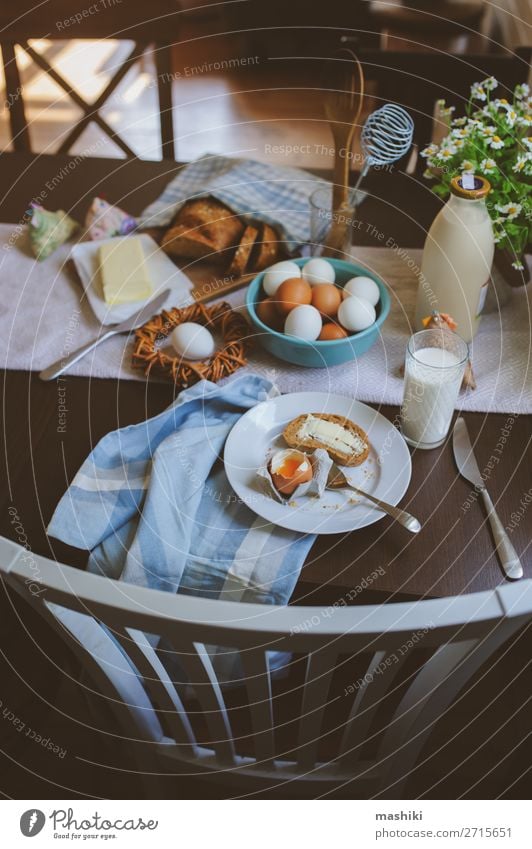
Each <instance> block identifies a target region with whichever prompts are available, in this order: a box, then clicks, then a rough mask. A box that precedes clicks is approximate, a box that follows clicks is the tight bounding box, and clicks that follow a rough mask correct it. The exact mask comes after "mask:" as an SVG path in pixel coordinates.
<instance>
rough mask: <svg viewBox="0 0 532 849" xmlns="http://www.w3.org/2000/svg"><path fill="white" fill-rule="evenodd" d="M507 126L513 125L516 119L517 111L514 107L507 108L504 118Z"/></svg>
mask: <svg viewBox="0 0 532 849" xmlns="http://www.w3.org/2000/svg"><path fill="white" fill-rule="evenodd" d="M504 120H505V121H506V123H507V124H508V126H509V127H513V126H514V124H515V122H516V121H517V112H516V111H515V109H507V110H506V116H505V119H504Z"/></svg>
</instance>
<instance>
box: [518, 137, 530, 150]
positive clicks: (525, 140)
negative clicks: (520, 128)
mask: <svg viewBox="0 0 532 849" xmlns="http://www.w3.org/2000/svg"><path fill="white" fill-rule="evenodd" d="M521 141H522V142H523V144H524V146H525V147H526V149H527V150H529V151H530V152H532V137H531V138H526V137H525V138H524V139H521Z"/></svg>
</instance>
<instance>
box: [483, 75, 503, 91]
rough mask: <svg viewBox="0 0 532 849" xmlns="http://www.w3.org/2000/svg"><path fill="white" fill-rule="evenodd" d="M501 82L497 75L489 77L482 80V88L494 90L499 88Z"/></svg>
mask: <svg viewBox="0 0 532 849" xmlns="http://www.w3.org/2000/svg"><path fill="white" fill-rule="evenodd" d="M498 85H499V83H498V82H497V80H496V79H495V77H488V78H487V79H485V80H483V81H482V82H481V86H482V88H484V89H486V91H493V89H494V88H497V86H498Z"/></svg>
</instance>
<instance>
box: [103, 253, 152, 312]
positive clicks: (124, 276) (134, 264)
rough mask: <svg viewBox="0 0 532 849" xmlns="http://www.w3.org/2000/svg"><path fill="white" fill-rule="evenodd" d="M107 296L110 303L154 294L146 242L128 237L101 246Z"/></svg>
mask: <svg viewBox="0 0 532 849" xmlns="http://www.w3.org/2000/svg"><path fill="white" fill-rule="evenodd" d="M100 274H101V281H102V288H103V296H104V298H105V301H106V303H108V304H126V303H129V302H130V301H143V300H145V299H146V298H149V297H150V295H151V293H152V285H151V281H150V276H149V273H148V268H147V265H146V262H145V260H144V251H143V249H142V242H141V240H140V238H139V237H138V236H127V237H125V238H122V239H117V240H116V241H112V242H106V244H104V245H102V246H101V247H100Z"/></svg>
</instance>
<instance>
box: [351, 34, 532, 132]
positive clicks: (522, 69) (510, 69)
mask: <svg viewBox="0 0 532 849" xmlns="http://www.w3.org/2000/svg"><path fill="white" fill-rule="evenodd" d="M531 54H532V47H520V48H518V50H517V51H516V53H515V54H510V53H508V54H491V53H485V54H484V53H483V54H480V55H462V54H457V55H453V54H450V53H444V52H443V51H441V50H434V51H431V52H408V53H407V52H403V51H383V50H361V51H360V52H359V54H358V55H359V58H360V61H361V63H362V66H363V68H364V73H365V76H366V79H367V80H368V81H373V82H375V83H376V87H377V92H376V96H377V99H378V101H377V102H378V105H379V106H380V105H381V101H383V102H386V101H391V102H393V103H398V104H399V105H400V106H403V107H404V108H405V109H407V110H408V111H409V112H410V113H411V115H412V118H413V119H414V123H415V130H414V141H415V142H417V144H418V145H420V146H423V147H424V146H425V145H427V144H428V143H429V142H430V140H431V136H432V116H433V113H434V104H435V102H436V101H437V100H439V99H442V98H443V99H445V101H446V104H447V106H454V107H456V111H457V115H458V114H461V113H462V112H463V111H464V107H465V104H466V102H467V100H468V98H469V94H470V88H471V86H472V85H473V83H475V82H480V80H483V79H486V78H487V77H490V76H493V77H495V79H497V80H498V81H499V88H498V89H497V90H496V92H495V95H496V96H498V97H506V98H507V99H510V98H511V95H512V92H513V89H514V88H515V86H516V85H517V84H518V83H522V82H527V79H528V74H529V70H530V57H531Z"/></svg>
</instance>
